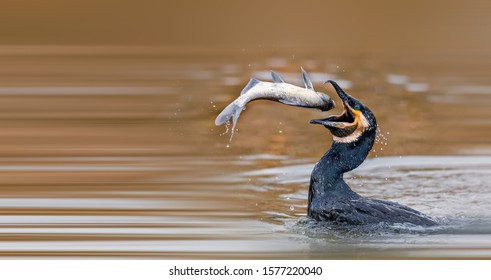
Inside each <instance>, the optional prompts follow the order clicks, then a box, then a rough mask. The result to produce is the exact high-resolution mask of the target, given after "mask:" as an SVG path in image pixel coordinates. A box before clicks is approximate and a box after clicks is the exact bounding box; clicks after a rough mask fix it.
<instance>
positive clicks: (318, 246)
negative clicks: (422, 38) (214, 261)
mask: <svg viewBox="0 0 491 280" xmlns="http://www.w3.org/2000/svg"><path fill="white" fill-rule="evenodd" d="M47 48H48V47H47ZM53 48H54V47H53ZM1 56H2V64H1V65H0V74H1V77H2V78H1V80H0V131H2V137H0V151H1V153H0V155H1V156H0V176H1V178H2V180H1V183H0V255H1V256H4V257H13V256H16V257H53V256H54V257H78V258H79V257H90V258H94V257H132V258H134V257H144V258H192V259H196V258H203V259H205V258H228V257H231V258H296V259H298V258H368V259H372V258H491V206H490V204H489V201H491V186H490V184H489V182H490V181H491V171H490V170H491V141H490V140H491V121H490V120H491V119H490V116H491V111H490V110H489V105H490V104H491V102H490V101H491V80H489V75H490V74H491V73H490V70H489V69H491V68H489V67H487V66H486V65H485V63H483V62H482V61H480V60H479V58H476V57H473V56H472V55H468V56H460V57H429V56H427V57H424V56H401V57H390V56H379V57H373V56H370V57H368V56H366V57H365V56H363V55H359V54H329V53H322V52H315V53H312V52H302V51H295V52H293V51H283V52H281V51H278V50H270V51H264V50H263V51H261V52H243V51H238V52H237V53H234V52H232V53H226V54H223V53H219V52H214V51H209V52H200V53H192V52H190V53H184V54H183V51H181V52H177V53H176V52H172V51H166V50H152V51H151V52H149V51H148V50H145V49H142V50H137V51H121V50H119V51H113V50H111V49H104V50H96V51H94V50H92V51H86V49H84V48H78V49H75V50H73V49H72V50H69V51H60V50H51V51H39V52H36V51H32V50H30V51H29V52H28V53H27V52H26V53H22V52H20V53H18V52H16V53H14V54H13V53H9V52H2V54H1ZM300 66H303V67H304V68H305V69H306V70H307V71H309V73H310V74H311V77H312V79H313V81H314V86H315V88H316V90H318V91H323V92H326V93H327V94H329V95H331V96H334V92H333V91H332V89H330V88H326V87H323V86H322V82H323V81H324V80H326V79H335V80H337V81H339V83H340V84H341V85H342V86H344V87H345V88H346V89H347V91H348V92H349V93H351V94H352V95H354V96H356V97H357V98H358V99H360V100H362V101H363V102H364V103H365V104H366V105H368V106H370V108H372V110H373V111H374V113H375V115H376V116H377V118H378V122H379V124H380V128H381V130H380V132H379V139H378V141H377V144H376V145H375V147H374V150H373V151H372V152H371V153H370V159H369V160H367V161H366V162H365V163H364V164H363V165H362V166H360V168H359V169H356V170H354V171H353V172H351V173H349V174H347V175H346V178H347V179H348V180H347V181H348V182H349V184H350V185H351V186H352V187H353V188H354V189H355V190H356V191H357V192H359V193H361V194H362V195H366V196H369V197H376V198H382V199H390V200H393V201H397V202H400V203H402V204H406V205H408V206H411V207H414V208H416V209H418V210H420V211H423V212H425V213H427V214H428V215H431V216H433V217H435V218H436V219H438V220H439V221H440V222H441V226H439V227H435V228H432V229H422V228H414V227H407V226H405V225H399V226H396V227H391V228H384V229H381V230H373V231H370V232H365V233H360V232H356V231H352V232H342V231H339V230H335V229H330V228H324V229H322V228H312V227H310V226H309V225H308V224H306V223H305V213H306V206H307V205H306V203H307V193H308V182H309V175H310V172H311V169H312V167H313V164H314V163H315V162H316V160H317V159H318V158H320V156H322V154H323V153H324V152H325V150H327V148H328V147H329V145H330V141H331V136H330V135H329V134H328V133H327V131H326V130H325V129H323V128H322V127H320V126H311V125H309V124H308V121H309V120H310V119H313V118H319V117H322V116H325V115H326V113H322V112H317V111H312V110H307V109H302V108H292V107H289V106H284V105H281V104H276V103H273V102H267V101H256V102H254V103H252V104H251V105H250V106H248V108H247V110H246V111H244V112H243V114H242V115H241V119H240V120H239V122H238V125H237V128H238V131H237V132H236V133H235V135H234V139H233V141H232V143H229V135H224V134H223V133H224V132H225V127H215V126H214V119H215V118H216V116H217V114H218V113H219V112H220V110H221V109H223V108H224V107H225V106H226V105H227V104H228V103H229V102H230V101H232V100H233V99H235V98H236V97H237V96H238V94H239V93H240V91H241V89H242V87H243V86H244V85H245V84H246V83H247V81H248V80H249V78H250V77H251V76H254V77H256V78H260V79H267V78H269V77H268V75H269V74H268V71H269V70H276V71H278V72H279V73H281V74H282V75H283V76H284V77H285V79H286V80H287V81H289V82H292V83H296V84H299V85H301V80H300V72H299V69H300Z"/></svg>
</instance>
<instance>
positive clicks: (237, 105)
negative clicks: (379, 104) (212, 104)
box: [215, 67, 336, 141]
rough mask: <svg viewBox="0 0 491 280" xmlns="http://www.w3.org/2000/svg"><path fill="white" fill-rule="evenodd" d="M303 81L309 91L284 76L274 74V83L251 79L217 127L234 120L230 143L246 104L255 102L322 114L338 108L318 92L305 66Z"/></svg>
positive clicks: (272, 75)
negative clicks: (300, 108)
mask: <svg viewBox="0 0 491 280" xmlns="http://www.w3.org/2000/svg"><path fill="white" fill-rule="evenodd" d="M300 69H301V71H302V79H303V83H304V85H305V88H302V87H299V86H296V85H292V84H289V83H287V82H285V80H284V79H283V78H282V77H281V76H280V74H278V73H276V72H274V71H271V77H272V80H273V81H272V82H264V81H260V80H257V79H255V78H251V79H250V80H249V82H248V83H247V85H246V86H245V87H244V89H243V90H242V91H241V93H240V96H239V97H238V98H237V99H235V100H234V101H232V102H231V103H230V104H229V105H228V106H227V107H225V109H223V111H222V112H221V113H220V114H219V115H218V116H217V118H216V119H215V125H216V126H219V125H223V124H225V125H226V126H227V131H226V132H225V133H227V132H228V124H229V121H230V119H232V132H231V135H230V141H232V137H233V134H234V131H235V126H236V124H237V121H238V119H239V116H240V113H241V112H242V111H243V110H244V109H245V107H246V105H247V104H249V103H250V102H252V101H254V100H260V99H265V100H271V101H276V102H279V103H282V104H285V105H290V106H295V107H303V108H311V109H318V110H321V111H329V110H331V109H332V108H334V107H335V106H336V104H335V103H334V101H333V100H332V99H331V97H329V96H328V95H326V94H324V93H322V92H317V91H315V90H314V87H313V85H312V81H311V80H310V78H309V76H308V74H307V72H306V71H305V70H304V69H303V68H302V67H301V68H300Z"/></svg>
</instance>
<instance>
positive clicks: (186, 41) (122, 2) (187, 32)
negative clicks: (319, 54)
mask: <svg viewBox="0 0 491 280" xmlns="http://www.w3.org/2000/svg"><path fill="white" fill-rule="evenodd" d="M490 14H491V3H490V2H489V1H420V0H417V1H390V0H385V1H381V0H375V1H321V0H319V1H312V0H307V1H259V0H250V1H225V0H219V1H217V0H210V1H206V2H203V1H153V0H147V1H127V0H118V1H113V0H106V1H93V0H89V1H63V0H58V1H55V0H51V1H35V0H24V1H15V0H4V1H2V4H1V9H0V19H1V22H0V34H1V36H0V44H7V45H11V44H14V45H24V44H28V45H53V44H62V45H79V44H82V45H91V44H97V45H160V46H174V47H175V46H188V47H195V48H201V47H219V48H244V47H248V48H260V47H281V48H285V47H302V48H322V49H325V50H326V51H328V50H329V51H358V52H387V51H388V52H405V51H414V50H416V51H425V52H435V53H440V52H479V53H481V54H486V55H489V54H490V52H491V48H490V45H491V32H490V28H491V19H490V17H489V15H490Z"/></svg>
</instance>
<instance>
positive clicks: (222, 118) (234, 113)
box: [215, 102, 243, 126]
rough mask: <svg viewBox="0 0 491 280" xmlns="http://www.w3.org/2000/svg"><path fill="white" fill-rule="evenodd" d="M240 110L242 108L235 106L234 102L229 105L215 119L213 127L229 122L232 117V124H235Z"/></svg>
mask: <svg viewBox="0 0 491 280" xmlns="http://www.w3.org/2000/svg"><path fill="white" fill-rule="evenodd" d="M242 110H243V108H242V107H241V106H239V105H237V103H236V102H232V103H230V104H229V105H228V106H227V107H225V109H223V111H222V112H221V113H220V114H219V115H218V117H217V118H216V119H215V125H217V126H218V125H222V124H224V123H226V122H227V121H228V120H230V118H231V117H234V119H233V122H234V124H235V122H236V121H237V119H238V118H239V115H240V113H241V112H242Z"/></svg>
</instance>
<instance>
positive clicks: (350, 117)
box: [308, 81, 437, 226]
mask: <svg viewBox="0 0 491 280" xmlns="http://www.w3.org/2000/svg"><path fill="white" fill-rule="evenodd" d="M326 83H331V84H332V85H333V87H334V88H335V90H336V92H337V94H338V95H339V97H340V98H341V101H342V103H343V106H344V111H343V113H341V114H340V115H337V116H329V117H327V118H324V119H317V120H312V121H311V122H310V123H312V124H321V125H324V126H325V127H326V128H327V129H329V131H330V132H331V133H332V134H333V144H332V146H331V148H330V149H329V150H328V151H327V152H326V153H325V154H324V156H323V157H322V158H321V159H320V160H319V162H318V163H317V164H316V165H315V167H314V170H313V171H312V175H311V178H310V187H309V198H308V217H309V218H311V219H314V220H316V221H320V222H329V223H332V224H336V225H367V224H376V223H388V224H395V223H410V224H413V225H421V226H432V225H436V224H437V223H436V222H435V221H433V220H432V219H431V218H430V217H428V216H426V215H424V214H422V213H420V212H418V211H416V210H414V209H412V208H410V207H407V206H404V205H401V204H398V203H395V202H390V201H384V200H379V199H372V198H366V197H362V196H361V195H359V194H357V193H356V192H354V191H353V190H351V188H350V187H349V186H348V185H347V184H346V182H345V181H344V179H343V174H344V173H346V172H348V171H351V170H353V169H355V168H357V167H358V166H359V165H360V164H361V163H362V162H363V161H364V160H365V159H366V157H367V156H368V153H369V152H370V150H371V149H372V147H373V144H374V141H375V137H376V134H377V121H376V119H375V116H374V115H373V113H372V112H371V111H370V109H369V108H368V107H366V106H365V105H363V104H362V103H361V102H360V101H358V100H356V99H355V98H353V97H351V96H350V95H349V94H347V93H345V92H344V91H343V89H341V87H339V85H338V84H337V83H336V82H334V81H327V82H326Z"/></svg>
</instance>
